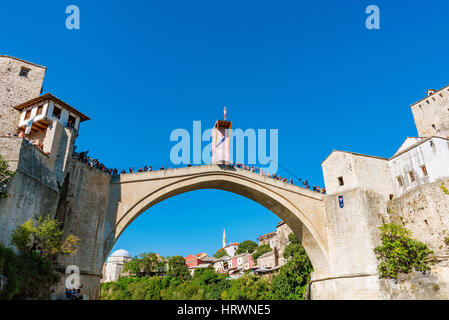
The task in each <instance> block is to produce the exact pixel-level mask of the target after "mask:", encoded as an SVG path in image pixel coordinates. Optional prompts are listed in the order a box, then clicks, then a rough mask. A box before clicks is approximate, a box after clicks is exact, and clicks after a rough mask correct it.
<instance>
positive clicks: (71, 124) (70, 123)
mask: <svg viewBox="0 0 449 320" xmlns="http://www.w3.org/2000/svg"><path fill="white" fill-rule="evenodd" d="M75 123H76V118H75V117H74V116H71V115H69V121H67V126H68V127H69V128H75Z"/></svg>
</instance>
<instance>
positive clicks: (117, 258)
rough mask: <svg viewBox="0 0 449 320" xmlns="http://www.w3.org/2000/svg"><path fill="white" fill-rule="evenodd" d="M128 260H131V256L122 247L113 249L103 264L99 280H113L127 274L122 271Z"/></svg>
mask: <svg viewBox="0 0 449 320" xmlns="http://www.w3.org/2000/svg"><path fill="white" fill-rule="evenodd" d="M130 261H132V257H131V255H130V254H129V252H128V251H126V250H124V249H120V250H117V251H114V252H113V253H112V254H111V256H110V257H109V258H108V261H107V262H106V263H105V264H104V267H103V278H102V279H101V282H114V281H117V280H118V278H120V277H122V276H126V275H128V273H125V272H123V266H124V265H125V263H127V262H130Z"/></svg>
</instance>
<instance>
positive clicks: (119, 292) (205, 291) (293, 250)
mask: <svg viewBox="0 0 449 320" xmlns="http://www.w3.org/2000/svg"><path fill="white" fill-rule="evenodd" d="M289 240H290V244H289V245H287V246H286V248H285V250H284V257H286V258H289V261H288V262H287V264H285V265H284V266H282V267H281V268H280V271H279V274H278V275H277V276H275V277H274V278H273V280H272V281H271V283H270V281H269V280H268V279H267V278H265V277H260V276H256V275H250V274H246V275H244V276H242V277H240V278H238V279H229V278H228V275H227V274H218V273H215V270H214V269H213V268H212V267H208V268H205V269H197V270H196V271H195V274H194V276H193V277H192V278H191V277H183V276H182V275H183V274H184V271H181V270H185V271H187V268H186V267H185V265H183V266H181V265H177V264H176V266H177V267H176V268H175V270H178V271H177V272H172V273H170V272H168V275H167V276H166V277H161V276H153V277H121V278H119V279H118V281H117V282H108V283H103V284H102V285H101V291H100V298H101V299H104V300H181V299H182V300H199V299H201V300H203V299H204V300H220V299H222V300H270V299H273V300H278V299H295V300H302V299H304V293H305V291H306V288H307V283H308V280H309V278H310V273H311V271H312V265H311V263H310V260H309V258H308V257H307V254H306V252H305V250H304V248H303V247H302V245H301V244H300V241H299V239H298V238H296V237H295V236H294V235H291V236H290V237H289ZM171 259H173V258H171ZM179 262H180V261H179ZM187 272H188V271H187Z"/></svg>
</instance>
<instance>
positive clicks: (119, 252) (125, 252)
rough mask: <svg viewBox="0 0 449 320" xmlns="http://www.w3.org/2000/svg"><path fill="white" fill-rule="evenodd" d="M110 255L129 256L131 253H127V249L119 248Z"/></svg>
mask: <svg viewBox="0 0 449 320" xmlns="http://www.w3.org/2000/svg"><path fill="white" fill-rule="evenodd" d="M111 257H123V258H131V255H130V254H129V252H128V251H126V250H123V249H120V250H117V251H114V252H113V253H112V254H111Z"/></svg>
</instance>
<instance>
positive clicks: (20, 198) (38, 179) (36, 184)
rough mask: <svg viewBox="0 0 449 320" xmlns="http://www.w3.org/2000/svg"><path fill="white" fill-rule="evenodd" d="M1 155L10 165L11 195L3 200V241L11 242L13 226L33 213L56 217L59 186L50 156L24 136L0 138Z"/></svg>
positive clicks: (0, 234) (0, 233)
mask: <svg viewBox="0 0 449 320" xmlns="http://www.w3.org/2000/svg"><path fill="white" fill-rule="evenodd" d="M0 146H1V148H0V154H1V155H2V157H3V158H4V159H6V160H7V161H8V163H9V164H10V170H11V171H14V172H15V174H14V176H13V177H12V179H11V181H10V183H9V186H8V189H7V192H8V198H7V199H3V200H0V242H2V243H3V244H6V245H10V237H11V234H12V232H13V231H14V229H15V228H16V227H17V226H18V225H20V224H22V223H24V222H25V221H27V220H29V219H32V218H33V217H34V216H42V215H45V214H50V215H51V216H54V214H55V212H56V204H57V199H58V186H57V183H56V177H55V174H54V172H53V171H52V170H51V169H49V160H48V157H47V156H46V155H44V154H42V153H41V152H40V151H39V150H37V149H36V148H35V147H34V146H30V145H28V144H27V143H26V142H25V141H24V140H23V139H21V138H16V137H0Z"/></svg>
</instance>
